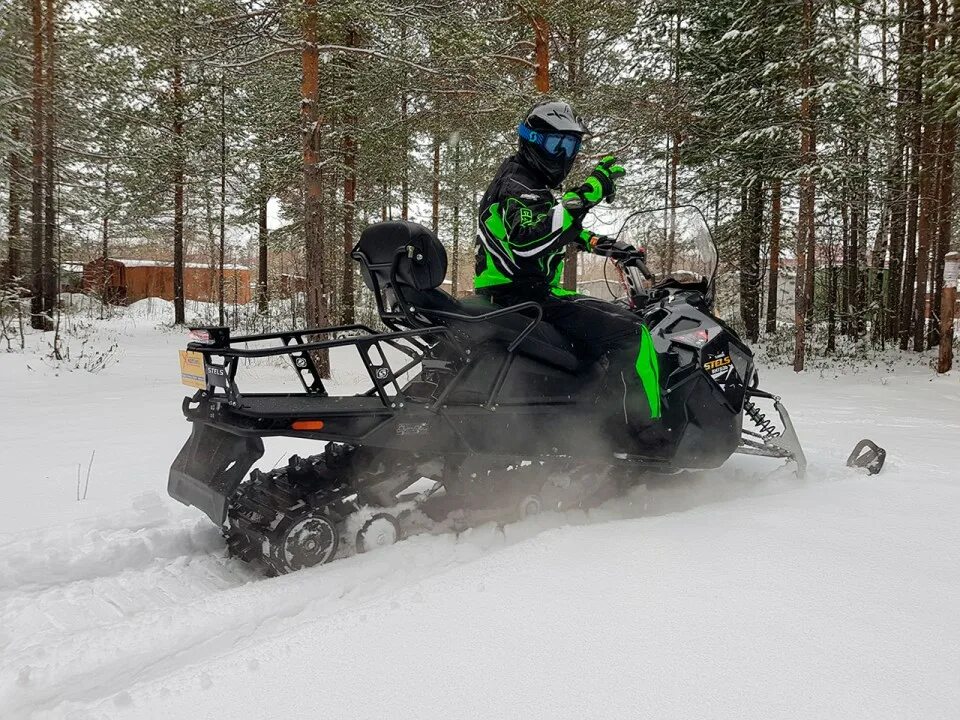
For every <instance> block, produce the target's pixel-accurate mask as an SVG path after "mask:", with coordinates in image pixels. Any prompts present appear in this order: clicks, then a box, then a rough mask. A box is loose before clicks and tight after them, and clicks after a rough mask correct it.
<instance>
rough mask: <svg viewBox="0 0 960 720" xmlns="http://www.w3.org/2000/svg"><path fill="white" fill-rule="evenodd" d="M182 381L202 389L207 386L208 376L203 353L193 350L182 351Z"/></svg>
mask: <svg viewBox="0 0 960 720" xmlns="http://www.w3.org/2000/svg"><path fill="white" fill-rule="evenodd" d="M180 382H182V383H183V384H184V385H186V386H188V387H192V388H199V389H201V390H203V389H205V388H206V387H207V376H206V373H204V371H203V355H201V354H200V353H198V352H194V351H193V350H181V351H180Z"/></svg>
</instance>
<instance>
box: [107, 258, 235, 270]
mask: <svg viewBox="0 0 960 720" xmlns="http://www.w3.org/2000/svg"><path fill="white" fill-rule="evenodd" d="M107 259H108V260H112V261H113V262H117V263H120V264H121V265H123V266H124V267H173V263H172V262H168V261H166V260H133V259H129V258H107ZM183 266H184V267H185V268H202V269H211V268H212V269H214V270H216V269H217V268H218V266H217V265H210V264H208V263H192V262H188V263H184V264H183ZM223 269H224V270H249V269H250V268H249V267H247V266H246V265H234V264H232V263H224V265H223Z"/></svg>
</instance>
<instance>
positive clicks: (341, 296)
mask: <svg viewBox="0 0 960 720" xmlns="http://www.w3.org/2000/svg"><path fill="white" fill-rule="evenodd" d="M0 8H2V14H0V146H2V147H0V151H2V157H3V159H4V160H3V165H2V171H0V172H2V176H3V177H2V178H0V184H2V186H3V187H4V188H5V189H6V197H5V198H3V201H4V203H5V205H6V207H5V208H4V210H5V212H4V213H3V218H4V219H3V221H2V225H0V237H2V238H3V240H2V243H3V251H4V252H3V258H2V261H3V263H2V273H0V282H2V283H3V288H4V290H3V297H4V302H14V301H15V300H17V299H19V298H21V297H27V296H29V298H30V312H29V320H28V322H29V323H30V324H31V325H32V326H33V327H34V328H37V329H44V328H50V327H51V326H52V324H53V322H54V316H55V314H56V312H57V305H58V290H59V288H60V287H61V282H60V274H61V272H62V268H63V267H64V266H65V264H67V263H85V262H88V261H90V260H92V259H94V258H97V257H104V258H105V257H111V256H117V254H118V253H128V254H129V253H130V252H131V248H139V252H141V253H143V252H149V253H152V256H153V257H155V258H156V259H159V260H164V261H169V262H172V264H173V269H174V270H173V272H174V304H175V318H176V322H177V323H184V322H185V320H186V317H185V304H184V293H183V288H184V266H185V264H187V263H191V262H194V263H196V262H206V263H208V264H209V265H210V266H211V267H215V268H219V277H220V281H219V287H218V288H212V290H213V292H214V294H215V295H216V296H217V298H218V300H219V321H220V322H221V323H223V322H224V321H225V315H224V313H225V301H228V300H227V299H226V298H225V295H226V292H225V289H224V281H223V275H224V273H223V268H224V267H225V266H226V265H229V264H231V263H244V262H247V261H248V259H249V262H250V264H251V266H253V268H255V271H254V272H252V273H251V277H252V278H254V282H255V286H254V288H253V295H254V299H255V308H256V310H254V312H255V313H256V312H259V313H261V314H262V315H266V314H267V313H269V312H270V309H269V306H270V303H269V300H270V298H271V297H273V296H275V295H277V294H278V293H280V292H281V291H282V286H283V285H284V283H285V284H286V285H287V286H289V285H290V284H291V282H292V283H293V284H295V285H297V287H298V288H299V287H300V285H299V283H300V281H302V288H301V290H302V296H301V297H302V299H303V300H302V304H301V306H298V307H296V308H295V310H294V313H295V317H293V318H287V319H286V320H285V322H288V323H289V322H296V323H301V324H303V323H306V324H307V325H308V326H313V327H317V326H322V325H324V324H329V323H330V322H334V321H337V322H341V323H349V322H352V321H353V320H354V319H355V318H357V317H359V316H361V315H362V314H363V313H368V314H369V313H370V308H369V304H370V301H369V299H368V298H367V296H366V294H365V293H364V292H363V289H362V283H361V282H360V281H359V275H358V274H357V269H356V267H355V264H354V263H353V262H351V261H350V258H349V253H350V250H351V248H352V247H353V245H354V244H355V242H356V240H357V236H358V233H359V231H360V230H361V229H362V228H363V227H364V226H365V225H366V224H368V223H370V222H375V221H378V220H381V219H388V218H404V219H407V218H409V219H411V220H416V221H418V222H421V223H423V224H424V225H427V226H429V227H432V228H433V229H434V230H435V231H437V233H438V234H439V236H440V237H441V239H442V240H443V242H444V243H445V244H446V245H447V248H448V254H449V256H450V258H451V262H450V266H451V267H450V278H451V283H452V286H453V287H452V290H453V292H454V294H457V293H460V292H464V291H467V290H469V281H470V280H469V278H470V277H471V273H470V268H471V266H472V263H473V242H474V235H475V227H476V222H477V219H476V213H477V203H478V199H479V197H480V195H481V194H482V193H483V190H484V189H485V187H486V186H487V184H488V183H489V181H490V179H491V178H492V176H493V174H494V172H495V171H496V168H497V167H498V165H499V163H500V162H501V160H502V159H503V158H504V157H505V156H506V155H507V154H509V153H510V152H512V150H513V148H514V147H515V144H516V127H517V123H518V121H519V119H521V118H522V117H523V113H524V112H525V111H526V110H527V109H528V108H529V107H530V106H531V105H532V104H533V103H534V102H535V101H536V99H537V98H538V97H540V96H542V95H544V94H548V95H550V96H553V97H561V98H563V99H565V100H568V101H569V102H570V103H571V104H572V105H573V106H574V107H575V108H577V110H578V111H579V112H580V113H581V114H582V115H583V116H584V118H586V119H587V121H588V124H589V125H590V126H591V129H592V131H593V133H594V134H593V135H592V136H591V137H590V138H589V140H588V142H587V143H585V146H584V150H583V152H581V154H580V158H579V160H578V167H577V169H575V170H574V172H573V173H572V175H571V179H574V178H580V177H582V176H583V175H584V174H586V173H587V172H589V168H590V167H591V165H592V164H593V163H595V162H596V161H597V159H598V158H600V157H602V156H604V155H606V154H608V153H613V154H615V155H617V157H618V158H620V159H621V160H622V161H623V163H624V164H625V165H626V167H627V169H628V175H627V176H626V178H625V180H624V182H623V183H622V185H621V191H620V192H619V193H618V196H617V200H616V205H617V209H614V210H613V211H612V212H613V216H614V217H616V213H617V212H621V213H626V212H627V211H629V210H630V209H634V208H654V209H655V208H665V207H668V206H676V205H681V204H694V205H696V206H697V207H699V208H700V209H701V210H702V211H703V213H704V215H705V216H706V218H707V220H708V221H709V223H710V224H711V225H712V227H713V233H714V236H715V238H716V240H717V243H718V245H719V248H720V259H721V267H720V273H721V278H722V281H723V283H722V284H723V287H724V288H725V291H724V293H723V294H722V295H721V297H720V298H719V302H718V306H719V310H720V312H721V313H722V314H723V315H724V317H725V318H726V319H728V320H729V321H730V322H732V323H733V324H734V325H735V327H736V328H737V329H738V330H739V331H741V332H742V333H743V334H744V335H745V337H746V338H747V339H749V340H751V341H757V340H758V339H760V338H763V337H774V336H780V337H785V338H788V339H789V342H790V344H791V345H792V348H793V353H792V360H793V366H794V369H795V370H798V371H799V370H802V369H803V368H804V364H805V362H806V359H807V358H809V357H811V356H812V355H822V354H830V353H835V352H837V348H838V347H840V346H844V347H854V348H856V347H867V346H872V347H888V346H892V347H899V348H900V349H902V350H909V351H924V350H927V349H929V348H930V347H933V346H936V345H938V344H939V343H941V326H940V322H939V313H940V303H939V298H940V295H941V291H942V289H943V282H944V281H943V276H944V257H945V255H946V254H947V253H948V252H949V250H950V249H951V248H952V247H954V248H955V247H956V242H955V240H954V239H953V237H954V233H955V231H954V225H955V223H954V216H955V213H956V202H955V192H954V165H955V159H956V133H957V113H958V111H960V54H958V45H957V39H958V33H960V24H958V23H960V2H958V0H929V2H928V3H925V2H924V0H899V2H893V1H892V0H781V1H779V2H772V1H771V0H757V1H756V2H740V1H739V0H736V1H735V0H701V1H700V2H681V0H673V1H672V2H653V1H651V0H638V1H627V0H609V1H608V2H605V3H593V2H588V1H587V0H521V1H519V2H501V1H499V0H493V1H491V2H485V3H480V4H472V3H462V2H452V1H450V0H407V1H404V2H397V1H396V0H378V2H369V0H338V1H337V2H326V1H325V0H298V1H296V2H278V1H275V0H257V1H256V2H231V1H229V0H174V1H173V2H170V1H167V0H164V1H161V0H138V1H137V2H129V1H128V0H99V1H97V2H89V1H86V0H84V1H77V0H0ZM618 209H619V210H618ZM272 217H275V218H276V220H275V221H273V222H271V221H270V220H271V218H272ZM271 224H272V225H273V227H271ZM647 242H648V243H649V244H648V250H649V252H651V253H652V255H653V256H654V257H656V258H658V265H659V271H663V272H666V271H669V270H671V269H673V268H672V267H671V266H672V265H673V264H674V262H675V261H678V260H677V259H678V258H679V257H680V255H682V250H681V249H680V248H677V247H675V244H676V242H677V241H676V237H675V235H674V233H672V232H671V231H670V230H669V229H668V227H667V225H666V223H665V224H664V226H663V232H661V233H660V234H659V235H658V236H652V237H648V238H647ZM145 248H146V250H144V249H145ZM291 278H292V280H291ZM564 283H565V285H566V286H567V287H569V288H576V287H577V256H576V254H574V253H571V254H569V256H568V263H567V268H566V272H565V276H564ZM464 285H467V287H464ZM288 289H289V288H288ZM269 322H276V320H270V321H269ZM946 342H947V343H949V342H950V338H948V339H947V340H946Z"/></svg>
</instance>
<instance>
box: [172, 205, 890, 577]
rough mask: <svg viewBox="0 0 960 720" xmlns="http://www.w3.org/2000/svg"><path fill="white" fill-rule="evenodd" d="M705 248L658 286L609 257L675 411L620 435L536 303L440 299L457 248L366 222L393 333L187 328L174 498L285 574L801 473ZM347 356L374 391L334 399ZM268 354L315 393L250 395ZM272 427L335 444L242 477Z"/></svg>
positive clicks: (594, 369)
mask: <svg viewBox="0 0 960 720" xmlns="http://www.w3.org/2000/svg"><path fill="white" fill-rule="evenodd" d="M704 225H705V224H704ZM698 247H699V249H700V251H701V252H700V254H701V256H704V257H706V260H705V262H706V263H707V264H708V265H709V264H710V263H712V267H707V268H706V269H707V270H708V271H709V272H708V274H707V275H706V276H704V275H693V276H690V277H677V276H675V275H674V276H670V277H665V278H659V279H658V278H656V276H655V275H654V274H653V273H652V272H651V271H650V269H649V268H648V267H647V265H646V256H645V254H644V253H642V252H640V251H636V252H621V253H619V254H618V255H617V256H615V257H611V258H609V262H611V263H612V264H613V266H614V267H615V268H616V272H617V274H618V276H619V279H620V281H621V285H622V287H623V288H624V289H625V295H624V296H623V297H622V298H620V299H619V300H618V301H619V302H623V303H626V304H627V305H628V306H629V307H630V308H631V309H632V310H633V311H634V312H635V313H636V314H637V315H638V317H639V318H641V319H642V321H643V323H644V324H645V325H646V326H647V327H648V328H649V330H650V332H651V336H652V338H653V342H654V344H655V349H656V353H657V356H658V360H659V377H660V391H661V408H662V417H661V418H660V420H659V421H656V422H652V423H649V424H647V425H646V426H643V427H641V428H639V429H636V430H635V431H632V432H630V433H627V434H626V437H625V433H624V432H623V431H622V428H623V427H625V425H624V422H623V416H622V415H621V416H620V418H619V421H618V422H617V421H616V419H614V418H611V417H609V416H608V415H609V412H608V411H607V410H605V408H607V407H608V406H609V403H604V402H601V401H600V399H602V398H603V397H604V396H609V395H610V394H611V393H613V392H616V391H617V385H616V383H618V382H619V370H617V369H616V368H610V367H607V366H606V363H605V362H604V361H600V362H594V363H592V364H590V365H588V366H584V365H583V364H582V363H581V362H580V360H579V359H578V357H577V354H576V353H575V351H574V348H573V346H572V345H571V344H570V343H569V342H568V341H567V340H566V339H565V338H564V337H563V336H562V335H561V334H560V333H559V332H558V331H557V330H556V329H554V328H553V327H551V326H550V325H549V324H547V323H546V322H544V321H543V320H542V317H541V315H542V311H541V309H540V306H539V305H538V304H537V303H534V302H525V303H520V304H517V305H513V306H510V307H497V306H495V305H493V304H491V303H490V302H489V301H488V300H486V299H485V298H483V297H481V296H471V297H465V298H454V297H452V296H451V295H449V294H447V293H446V292H444V291H443V290H441V289H440V288H441V285H442V283H443V280H444V278H445V276H446V272H447V256H446V252H445V250H444V247H443V245H442V244H441V243H440V241H439V240H438V239H437V237H436V236H435V235H434V234H433V233H432V232H431V231H430V230H428V229H427V228H425V227H423V226H421V225H418V224H416V223H413V222H406V221H389V222H380V223H376V224H373V225H370V226H368V227H367V228H366V229H365V230H364V231H363V232H362V233H361V236H360V239H359V242H358V243H357V245H356V246H355V248H354V249H353V252H352V258H353V259H354V260H356V261H357V262H358V263H359V265H360V270H361V274H362V277H363V280H364V283H365V285H366V287H367V288H368V289H369V290H370V291H371V292H372V293H373V296H374V299H375V301H376V307H377V312H378V314H379V317H380V320H381V322H382V324H383V327H384V328H385V329H383V330H380V331H378V330H375V329H374V328H372V327H369V326H368V325H364V324H360V323H356V324H350V325H341V326H336V327H323V328H310V329H302V330H291V331H284V332H277V333H267V334H259V335H244V336H231V333H230V329H229V328H227V327H198V328H192V329H191V341H190V342H189V343H188V345H187V349H186V350H185V351H181V371H182V375H183V379H184V382H185V383H187V384H190V385H193V386H194V387H196V388H197V391H196V393H195V394H194V395H193V396H192V397H187V398H184V401H183V414H184V416H185V417H186V419H187V420H189V421H190V422H191V423H192V431H191V434H190V437H189V439H188V440H187V442H186V443H185V445H184V446H183V448H182V449H181V450H180V453H179V454H178V455H177V458H176V459H175V461H174V463H173V465H172V467H171V469H170V474H169V480H168V492H169V494H170V495H171V496H172V497H173V498H175V499H177V500H178V501H180V502H182V503H184V504H186V505H192V506H194V507H196V508H198V509H200V510H202V511H203V512H204V513H206V515H207V516H208V517H209V518H210V519H211V520H212V521H213V522H214V523H216V524H217V525H218V526H220V527H221V528H222V530H223V533H224V535H225V537H226V540H227V545H228V548H229V551H230V552H231V554H232V555H234V556H236V557H239V558H241V559H243V560H245V561H247V562H248V563H250V564H252V565H254V566H256V567H257V568H259V569H260V570H262V571H263V572H265V573H267V574H280V573H287V572H291V571H294V570H299V569H301V568H304V567H309V566H313V565H318V564H322V563H326V562H329V561H331V560H333V559H334V558H336V557H338V556H343V555H346V554H350V553H352V552H364V551H367V550H370V549H372V548H374V547H377V546H381V545H388V544H391V543H393V542H396V541H398V540H399V539H401V538H402V537H403V536H404V535H405V534H406V533H409V532H414V531H416V529H417V528H418V527H419V528H423V527H426V526H427V525H426V524H427V523H430V522H433V523H448V527H453V528H454V529H456V528H459V527H463V526H468V525H471V524H476V523H480V522H485V521H489V520H497V521H505V520H509V519H511V518H523V517H526V516H529V515H533V514H537V513H539V512H541V511H543V510H565V509H569V508H575V507H588V506H592V505H596V504H598V503H600V502H602V501H603V500H605V499H608V498H609V497H611V496H614V495H616V494H617V493H622V492H624V491H625V489H627V488H629V487H630V485H631V484H636V483H640V482H643V478H644V477H647V476H649V475H650V474H653V473H656V474H671V473H677V472H680V471H683V470H691V469H708V468H716V467H718V466H720V465H721V464H723V463H724V462H725V461H726V460H727V459H728V458H729V457H730V456H731V455H732V454H733V453H735V452H739V453H747V454H753V455H761V456H766V457H771V458H782V459H785V460H787V461H788V462H790V463H793V465H794V467H795V470H796V472H797V473H798V474H800V475H802V474H803V472H804V470H805V468H806V459H805V457H804V454H803V450H802V448H801V446H800V442H799V440H798V438H797V434H796V431H795V429H794V427H793V424H792V422H791V420H790V416H789V414H788V413H787V411H786V409H785V408H784V406H783V404H782V403H781V402H780V399H779V398H778V397H776V396H775V395H772V394H770V393H768V392H766V391H764V390H761V389H760V388H759V385H758V375H757V371H756V368H755V367H754V362H753V356H752V353H751V351H750V349H749V348H748V347H747V346H746V345H745V344H744V343H743V342H742V341H741V340H740V338H739V337H738V336H737V334H736V333H735V332H734V331H733V330H732V329H731V328H730V327H729V326H728V325H727V324H725V323H724V322H723V321H721V320H720V319H718V318H717V317H716V316H714V315H713V314H712V306H713V299H714V294H715V285H716V267H717V262H716V260H717V258H716V246H715V245H714V244H713V243H712V239H711V241H710V243H709V244H705V243H702V242H700V243H699V244H698ZM711 257H712V260H711ZM347 346H352V347H354V348H356V350H357V351H358V353H359V355H360V358H361V360H362V364H363V367H364V368H365V370H366V373H367V375H368V377H369V381H370V387H369V388H368V389H366V390H365V391H363V392H360V393H359V394H356V395H351V396H343V395H331V394H330V393H329V392H328V390H327V388H326V386H325V385H324V382H323V380H322V379H321V374H320V372H318V366H317V355H316V353H317V352H318V351H321V350H331V349H333V348H341V347H347ZM274 356H287V357H289V358H290V360H291V361H292V365H293V368H294V370H295V372H296V374H297V376H298V377H299V380H300V383H301V385H302V392H297V393H244V392H241V390H240V388H239V386H238V378H237V376H238V370H239V368H240V367H241V364H240V361H241V360H243V359H245V358H265V357H274ZM611 378H616V383H613V384H611V382H610V381H611ZM761 400H763V401H768V402H772V404H773V408H774V410H775V411H776V413H777V415H778V416H779V423H775V421H772V420H771V419H769V418H768V417H767V415H765V414H764V413H763V412H761V410H760V407H759V404H758V403H759V401H761ZM558 417H562V419H563V421H562V422H558V421H557V418H558ZM273 436H290V437H295V438H301V439H304V440H308V439H309V440H318V441H323V442H326V443H327V444H326V446H325V448H324V449H323V451H322V452H321V453H319V454H317V455H312V456H309V457H300V456H296V455H295V456H293V457H291V458H290V459H289V461H288V462H287V464H286V465H285V466H282V467H279V468H275V469H273V470H271V471H269V472H264V471H261V470H253V471H252V472H250V474H249V476H247V473H248V471H249V470H250V468H251V467H252V466H253V465H254V463H256V462H257V461H258V460H259V459H260V457H261V456H262V455H263V453H264V445H263V438H265V437H273ZM614 438H616V439H614ZM871 445H872V444H871ZM881 452H882V450H881V449H880V448H876V446H872V448H866V456H870V457H868V462H863V463H862V464H864V465H868V464H869V465H870V466H871V467H875V468H876V469H877V470H879V465H882V463H883V459H882V457H880V453H881ZM871 454H872V455H871ZM866 456H861V457H860V458H859V460H857V462H859V461H862V460H863V459H864V457H866ZM878 458H879V464H878V461H877V459H878ZM855 460H856V459H855ZM852 462H853V460H852ZM871 463H872V464H871ZM424 481H427V488H426V489H425V490H422V491H418V490H416V488H417V487H420V486H422V485H423V483H424Z"/></svg>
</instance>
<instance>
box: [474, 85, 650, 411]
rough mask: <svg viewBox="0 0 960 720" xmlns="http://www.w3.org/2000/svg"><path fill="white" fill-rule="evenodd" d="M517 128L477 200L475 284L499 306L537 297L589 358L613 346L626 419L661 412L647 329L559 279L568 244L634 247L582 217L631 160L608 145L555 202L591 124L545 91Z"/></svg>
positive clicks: (607, 195)
mask: <svg viewBox="0 0 960 720" xmlns="http://www.w3.org/2000/svg"><path fill="white" fill-rule="evenodd" d="M517 132H518V134H519V136H520V147H519V151H518V152H517V153H516V154H514V155H511V156H510V157H508V158H507V159H506V160H504V161H503V163H502V164H501V165H500V169H499V170H498V171H497V174H496V176H495V177H494V178H493V182H491V183H490V186H489V187H488V188H487V191H486V193H484V196H483V199H482V200H481V202H480V213H479V230H478V233H477V244H476V277H475V278H474V288H475V290H476V292H477V293H478V294H481V295H485V296H487V297H488V298H489V299H490V300H491V301H493V302H494V303H496V304H497V305H501V306H508V305H515V304H517V303H521V302H525V301H529V300H534V301H536V302H538V303H540V305H541V307H542V308H543V319H544V321H546V322H548V323H550V324H551V325H553V326H554V327H556V328H557V330H559V331H560V332H561V333H562V334H563V335H564V336H566V337H567V338H568V339H569V340H570V341H571V342H572V343H573V344H574V346H575V347H576V349H577V352H578V354H579V355H580V356H581V358H582V359H584V360H585V361H587V362H593V361H596V360H598V359H600V358H601V357H602V356H606V357H607V359H608V362H609V363H610V366H611V367H613V368H621V371H620V373H619V374H620V376H621V378H622V381H623V383H622V385H623V407H624V415H625V416H627V415H628V412H627V409H628V406H629V407H630V409H631V411H630V412H629V415H630V416H631V417H629V418H627V417H625V419H626V421H627V423H628V424H632V421H633V420H636V421H640V422H641V423H643V422H646V421H648V420H650V419H651V418H657V417H659V416H660V388H659V370H658V365H657V356H656V353H655V351H654V349H653V341H652V339H651V337H650V331H649V330H647V328H646V326H645V325H643V324H642V323H641V322H640V320H639V319H638V318H637V317H636V316H635V315H634V314H633V313H631V312H630V311H629V310H628V309H626V308H624V307H622V306H620V305H617V304H614V303H609V302H603V301H600V300H595V299H591V298H588V297H584V296H581V295H578V294H577V293H575V292H572V291H570V290H565V289H564V288H562V287H561V286H560V280H561V278H562V277H563V256H564V250H565V248H566V246H567V245H575V246H577V247H578V248H579V249H581V250H586V251H588V252H596V253H598V254H610V253H611V252H629V251H634V249H633V248H632V247H631V246H629V245H626V244H625V243H619V242H616V243H615V242H614V241H613V240H611V239H610V238H605V237H601V236H597V235H594V234H593V233H591V232H589V231H587V230H584V229H583V226H582V223H583V219H584V216H585V215H586V214H587V212H588V211H589V210H590V209H591V208H592V207H594V206H595V205H597V204H599V203H600V202H601V201H603V200H606V201H610V200H612V199H613V197H614V195H615V193H616V181H617V180H618V179H619V178H621V177H622V176H623V175H624V174H625V170H624V169H623V167H622V166H620V165H618V164H617V162H616V158H615V157H613V156H612V155H608V156H606V157H604V158H603V159H602V160H601V161H600V162H599V163H598V164H597V166H596V168H594V170H593V172H591V173H590V175H589V176H588V177H587V179H586V180H585V181H584V182H583V183H582V184H581V185H579V186H577V187H575V188H573V189H571V190H568V191H567V192H565V193H564V194H563V196H562V198H561V202H557V199H556V196H555V195H554V193H553V191H554V190H555V189H559V188H560V185H561V183H562V182H563V180H564V179H565V178H566V176H567V174H568V173H569V172H570V170H571V169H572V167H573V163H574V160H575V159H576V156H577V153H578V152H579V151H580V144H581V142H582V140H583V136H584V135H586V134H588V133H589V132H590V131H589V130H588V129H587V127H586V126H585V125H584V124H583V122H582V120H581V119H580V118H579V117H578V116H577V115H576V114H575V113H574V111H573V108H571V107H570V105H568V104H567V103H565V102H560V101H556V100H545V101H542V102H540V103H538V104H537V105H535V106H534V107H533V109H531V110H530V112H529V113H528V114H527V116H526V118H525V119H524V120H523V122H521V123H520V126H519V128H518V130H517ZM619 384H620V383H617V385H619Z"/></svg>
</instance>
